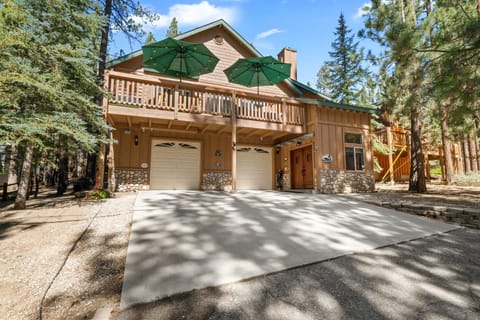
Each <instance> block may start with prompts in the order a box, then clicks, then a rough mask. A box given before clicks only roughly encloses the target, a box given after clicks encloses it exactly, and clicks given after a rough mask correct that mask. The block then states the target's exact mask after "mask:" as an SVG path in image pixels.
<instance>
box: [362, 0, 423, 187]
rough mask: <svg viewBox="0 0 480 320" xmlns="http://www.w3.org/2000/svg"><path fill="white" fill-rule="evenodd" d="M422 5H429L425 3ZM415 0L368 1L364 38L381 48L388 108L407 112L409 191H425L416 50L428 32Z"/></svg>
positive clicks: (420, 77)
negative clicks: (387, 68) (387, 74)
mask: <svg viewBox="0 0 480 320" xmlns="http://www.w3.org/2000/svg"><path fill="white" fill-rule="evenodd" d="M424 4H425V5H427V4H429V2H428V1H427V2H425V3H424ZM420 9H422V7H421V6H420V3H419V1H416V0H404V1H399V2H384V1H382V0H374V1H372V7H371V10H370V12H369V14H368V15H367V20H366V22H365V25H366V28H367V30H366V35H367V36H368V37H369V38H371V39H372V40H374V41H377V42H378V43H379V44H380V45H382V46H384V48H385V50H386V54H387V56H388V57H389V62H390V63H391V65H393V66H394V68H393V70H392V71H391V75H390V79H391V80H392V81H391V82H390V83H389V84H388V88H387V94H388V95H389V97H388V99H389V100H390V101H389V105H392V104H393V105H396V106H399V107H400V109H403V111H407V112H408V113H409V118H410V132H411V141H410V142H411V148H410V150H411V157H410V180H409V191H413V192H426V190H427V187H426V180H425V170H424V159H423V149H422V140H421V138H422V119H423V114H422V105H424V103H425V101H426V97H425V95H424V94H423V90H424V84H425V76H426V74H427V72H426V69H425V59H423V58H424V56H425V55H424V54H422V53H418V51H417V49H418V48H419V47H420V46H422V45H424V43H425V41H426V39H427V38H428V35H429V33H428V30H427V29H426V28H425V26H424V24H422V21H421V19H422V18H423V17H424V15H425V11H426V12H427V13H428V12H430V11H429V8H426V9H427V10H425V11H423V10H420Z"/></svg>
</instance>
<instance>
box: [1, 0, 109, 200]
mask: <svg viewBox="0 0 480 320" xmlns="http://www.w3.org/2000/svg"><path fill="white" fill-rule="evenodd" d="M90 7H91V3H90V1H88V0H71V1H68V2H65V1H62V0H50V1H48V3H45V1H42V0H29V1H19V0H12V1H8V2H4V4H3V5H2V6H1V7H0V69H1V70H0V144H10V145H12V146H15V147H17V149H23V150H24V152H23V153H24V157H23V165H22V175H21V177H20V185H19V190H18V193H17V199H16V201H15V207H16V208H19V209H21V208H25V205H26V203H25V201H26V197H27V190H28V183H29V178H30V171H31V167H32V161H33V159H34V158H35V154H36V153H39V152H47V151H49V150H55V149H56V147H57V144H58V140H59V139H63V140H66V141H68V143H69V144H71V145H77V146H80V147H82V148H85V149H86V150H92V149H93V147H94V146H95V144H96V143H97V141H98V139H99V137H98V135H95V134H92V133H91V132H92V131H91V130H90V129H91V128H94V130H93V132H100V131H101V130H103V124H102V121H101V119H102V118H101V109H100V108H99V107H98V106H97V105H96V104H95V103H94V101H93V98H92V97H95V96H97V95H99V94H100V93H101V88H100V87H99V86H98V85H97V83H96V73H95V71H96V70H95V69H96V68H95V67H96V65H95V61H96V60H95V57H96V52H97V48H98V47H97V46H96V45H95V39H96V37H97V32H98V30H99V28H100V26H101V24H102V19H101V17H100V16H98V15H96V14H94V13H92V12H90V9H89V8H90Z"/></svg>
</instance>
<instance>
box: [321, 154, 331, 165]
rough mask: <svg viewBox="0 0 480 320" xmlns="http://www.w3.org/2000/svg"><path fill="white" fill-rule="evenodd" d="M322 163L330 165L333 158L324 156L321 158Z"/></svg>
mask: <svg viewBox="0 0 480 320" xmlns="http://www.w3.org/2000/svg"><path fill="white" fill-rule="evenodd" d="M322 161H323V162H325V163H332V161H333V157H332V155H331V154H324V155H323V156H322Z"/></svg>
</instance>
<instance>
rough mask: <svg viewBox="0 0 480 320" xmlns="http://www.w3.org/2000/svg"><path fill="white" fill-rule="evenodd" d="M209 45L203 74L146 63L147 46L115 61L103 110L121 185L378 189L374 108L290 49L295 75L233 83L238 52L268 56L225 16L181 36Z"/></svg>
mask: <svg viewBox="0 0 480 320" xmlns="http://www.w3.org/2000/svg"><path fill="white" fill-rule="evenodd" d="M177 39H181V40H184V41H189V42H195V43H203V44H204V45H205V46H206V47H207V48H208V49H209V50H210V51H211V52H212V53H213V54H215V56H217V57H218V58H219V62H218V64H217V65H216V67H215V70H214V71H213V72H212V73H209V74H204V75H201V76H200V77H198V78H196V79H182V80H181V81H179V79H176V78H172V77H169V76H166V75H163V74H160V73H155V72H149V71H146V70H144V68H143V57H142V51H141V50H140V51H136V52H133V53H131V54H129V55H127V56H124V57H120V58H118V59H115V60H113V61H110V62H109V64H108V70H107V73H106V87H107V89H108V91H109V92H110V93H111V96H110V98H109V99H108V103H107V104H106V106H105V116H106V119H107V121H108V122H109V123H110V125H111V126H112V127H113V128H114V129H115V130H114V133H113V136H114V138H115V140H116V141H117V142H118V143H116V144H115V146H114V169H113V171H114V176H115V182H116V185H117V190H126V189H127V190H130V189H199V190H231V189H232V187H233V188H234V189H238V190H242V189H267V190H268V189H276V188H278V187H280V186H281V187H282V188H283V189H286V190H288V189H312V190H318V191H320V192H347V191H371V190H373V188H374V176H373V162H372V143H371V136H370V116H371V115H372V114H373V113H376V112H377V110H373V109H371V108H363V107H358V106H350V105H343V104H338V103H335V102H332V101H329V100H328V99H326V98H325V97H324V96H322V95H321V94H320V93H318V92H317V91H316V90H314V89H312V88H310V87H308V86H306V85H303V84H301V83H300V82H298V81H297V80H296V70H297V64H296V52H295V51H294V50H292V49H289V48H285V49H283V50H282V51H281V52H280V53H279V56H278V58H279V60H280V61H282V62H286V63H290V64H291V65H292V68H291V78H290V79H287V80H284V81H283V82H281V83H279V84H278V85H275V86H266V87H261V88H260V94H259V95H257V88H256V87H255V88H248V87H244V86H241V85H237V84H233V83H229V82H228V80H227V77H226V76H225V74H224V72H223V71H224V70H225V69H227V68H228V67H229V66H231V65H232V64H233V63H234V62H235V61H236V60H237V59H239V58H246V57H256V56H261V54H260V53H259V52H258V51H257V50H256V49H255V48H254V47H252V46H251V45H250V44H249V43H248V42H247V41H246V40H245V39H244V38H243V37H242V36H241V35H240V34H238V33H237V32H236V31H235V30H234V29H233V28H232V27H231V26H229V25H228V24H227V23H226V22H225V21H223V20H219V21H216V22H213V23H210V24H208V25H205V26H203V27H200V28H197V29H194V30H192V31H189V32H186V33H183V34H181V35H179V36H177Z"/></svg>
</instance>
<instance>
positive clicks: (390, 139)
mask: <svg viewBox="0 0 480 320" xmlns="http://www.w3.org/2000/svg"><path fill="white" fill-rule="evenodd" d="M387 144H388V149H389V150H390V152H389V153H388V168H389V170H390V184H391V185H394V184H395V172H394V170H393V154H392V152H391V151H392V150H393V133H392V127H387Z"/></svg>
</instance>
